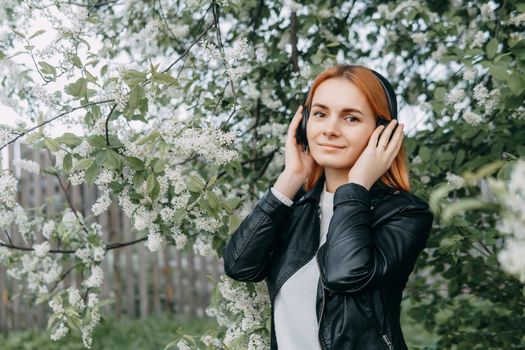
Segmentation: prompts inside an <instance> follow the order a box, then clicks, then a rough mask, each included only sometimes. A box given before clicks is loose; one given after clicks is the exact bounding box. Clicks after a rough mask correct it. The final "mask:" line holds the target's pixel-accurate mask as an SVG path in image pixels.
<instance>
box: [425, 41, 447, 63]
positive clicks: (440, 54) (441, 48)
mask: <svg viewBox="0 0 525 350" xmlns="http://www.w3.org/2000/svg"><path fill="white" fill-rule="evenodd" d="M425 40H426V39H425ZM446 52H447V46H446V45H444V44H443V43H439V44H438V47H437V49H436V51H434V52H432V55H431V57H432V59H434V60H436V61H438V60H439V59H440V58H441V57H443V55H444V54H445V53H446Z"/></svg>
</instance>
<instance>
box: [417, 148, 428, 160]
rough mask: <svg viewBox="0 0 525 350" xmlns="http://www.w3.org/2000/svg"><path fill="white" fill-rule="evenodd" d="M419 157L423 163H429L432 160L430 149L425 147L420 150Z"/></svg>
mask: <svg viewBox="0 0 525 350" xmlns="http://www.w3.org/2000/svg"><path fill="white" fill-rule="evenodd" d="M419 156H420V157H421V160H422V161H423V162H428V161H429V160H430V149H429V148H428V147H426V146H423V147H421V148H420V149H419Z"/></svg>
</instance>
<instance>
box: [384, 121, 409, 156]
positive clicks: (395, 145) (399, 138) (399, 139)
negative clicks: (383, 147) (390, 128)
mask: <svg viewBox="0 0 525 350" xmlns="http://www.w3.org/2000/svg"><path fill="white" fill-rule="evenodd" d="M404 126H405V125H404V124H399V127H398V128H397V129H396V131H395V133H394V136H393V137H392V140H391V141H390V143H389V144H388V147H387V149H388V150H389V151H391V152H392V154H391V155H392V156H393V157H395V156H396V155H397V153H398V152H399V149H400V148H401V145H402V144H403V138H404V136H405V134H404V132H403V128H404Z"/></svg>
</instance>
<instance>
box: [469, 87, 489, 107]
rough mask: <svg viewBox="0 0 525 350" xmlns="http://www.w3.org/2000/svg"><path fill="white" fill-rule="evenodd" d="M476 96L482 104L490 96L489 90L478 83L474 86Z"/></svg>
mask: <svg viewBox="0 0 525 350" xmlns="http://www.w3.org/2000/svg"><path fill="white" fill-rule="evenodd" d="M473 91H474V98H475V99H476V101H478V102H479V103H480V104H482V105H483V104H484V103H485V100H486V99H487V98H488V97H489V90H488V89H487V88H486V87H485V85H483V84H477V85H476V86H474V90H473Z"/></svg>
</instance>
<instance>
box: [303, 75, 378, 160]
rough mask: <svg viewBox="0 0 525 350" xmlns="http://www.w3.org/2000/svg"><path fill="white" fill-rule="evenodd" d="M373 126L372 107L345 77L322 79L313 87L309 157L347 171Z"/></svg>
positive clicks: (308, 133)
mask: <svg viewBox="0 0 525 350" xmlns="http://www.w3.org/2000/svg"><path fill="white" fill-rule="evenodd" d="M375 125H376V118H375V116H374V114H373V112H372V108H371V107H370V105H369V104H368V102H367V100H366V97H365V95H364V94H363V93H362V92H361V91H359V89H358V88H357V86H356V85H354V84H353V83H351V82H350V81H348V80H347V79H344V78H331V79H328V80H325V81H324V82H322V83H321V84H320V85H319V86H318V87H317V89H316V90H315V93H314V96H313V99H312V107H311V109H310V116H309V118H308V123H307V126H306V134H307V137H308V145H309V149H310V152H311V154H312V157H313V158H314V160H315V161H316V162H317V163H318V164H319V165H321V166H323V167H325V169H326V168H333V169H340V170H350V168H351V167H352V166H353V164H354V163H355V162H356V160H357V159H358V158H359V156H360V155H361V153H362V152H363V150H364V149H365V148H366V146H367V144H368V140H369V139H370V135H371V134H372V132H373V131H374V129H375ZM323 145H333V146H337V147H328V146H323Z"/></svg>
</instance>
